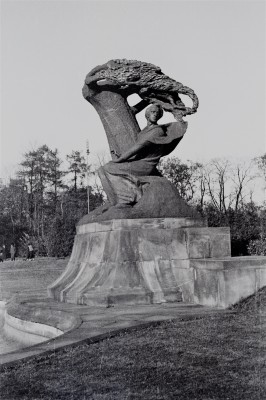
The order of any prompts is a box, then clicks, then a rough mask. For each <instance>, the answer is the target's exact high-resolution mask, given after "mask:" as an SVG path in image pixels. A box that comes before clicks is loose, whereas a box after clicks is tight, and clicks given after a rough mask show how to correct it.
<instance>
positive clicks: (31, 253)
mask: <svg viewBox="0 0 266 400" xmlns="http://www.w3.org/2000/svg"><path fill="white" fill-rule="evenodd" d="M27 258H28V259H29V260H34V250H33V246H32V244H31V243H29V244H28V257H27Z"/></svg>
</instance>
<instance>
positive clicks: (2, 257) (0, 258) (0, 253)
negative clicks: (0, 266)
mask: <svg viewBox="0 0 266 400" xmlns="http://www.w3.org/2000/svg"><path fill="white" fill-rule="evenodd" d="M0 262H4V256H3V249H2V247H0Z"/></svg>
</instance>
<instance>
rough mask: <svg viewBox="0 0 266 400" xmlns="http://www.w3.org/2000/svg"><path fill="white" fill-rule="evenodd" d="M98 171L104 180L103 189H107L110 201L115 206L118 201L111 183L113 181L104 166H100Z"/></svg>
mask: <svg viewBox="0 0 266 400" xmlns="http://www.w3.org/2000/svg"><path fill="white" fill-rule="evenodd" d="M97 173H98V175H99V178H100V180H101V182H102V186H103V190H104V191H105V193H106V196H107V198H108V200H109V202H110V203H111V205H112V206H114V205H115V204H116V203H117V199H116V195H115V192H114V189H113V187H112V185H111V182H110V181H109V179H108V177H107V175H106V172H105V169H104V167H100V168H99V169H98V171H97Z"/></svg>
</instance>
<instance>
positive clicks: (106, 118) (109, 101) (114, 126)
mask: <svg viewBox="0 0 266 400" xmlns="http://www.w3.org/2000/svg"><path fill="white" fill-rule="evenodd" d="M83 91H84V92H85V96H84V97H85V98H86V100H87V101H88V102H90V103H91V104H92V105H93V107H94V108H95V110H96V111H97V113H98V114H99V116H100V118H101V121H102V124H103V126H104V129H105V132H106V136H107V140H108V143H109V147H110V152H111V156H112V158H113V159H115V158H117V157H116V154H117V155H121V154H122V153H123V152H125V151H127V150H128V149H129V147H131V146H133V145H134V143H135V142H136V139H137V136H138V132H139V131H140V127H139V125H138V122H137V120H136V118H135V115H134V113H133V112H132V111H131V108H130V106H129V105H128V103H127V100H126V98H124V97H123V96H122V95H121V94H119V93H116V92H111V91H107V90H104V91H102V92H99V93H96V92H93V94H92V93H91V92H90V90H89V89H88V87H87V86H86V85H85V86H84V89H83Z"/></svg>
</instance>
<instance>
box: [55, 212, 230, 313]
mask: <svg viewBox="0 0 266 400" xmlns="http://www.w3.org/2000/svg"><path fill="white" fill-rule="evenodd" d="M230 253H231V250H230V233H229V228H208V227H207V226H206V223H205V222H204V221H203V220H200V219H193V218H158V219H127V220H111V221H105V222H98V223H87V224H83V225H79V226H78V227H77V235H76V237H75V242H74V247H73V251H72V255H71V258H70V261H69V263H68V266H67V268H66V270H65V272H64V273H63V275H62V276H61V277H60V278H59V279H58V280H57V281H56V282H54V284H53V285H51V286H50V287H49V288H48V293H49V296H50V297H53V298H54V299H56V300H58V301H64V302H69V303H76V304H87V305H103V306H111V305H113V304H116V303H123V304H153V303H163V302H175V301H186V302H193V300H194V298H193V296H194V278H193V269H191V268H190V260H193V259H202V258H204V259H205V258H211V257H229V256H230Z"/></svg>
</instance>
